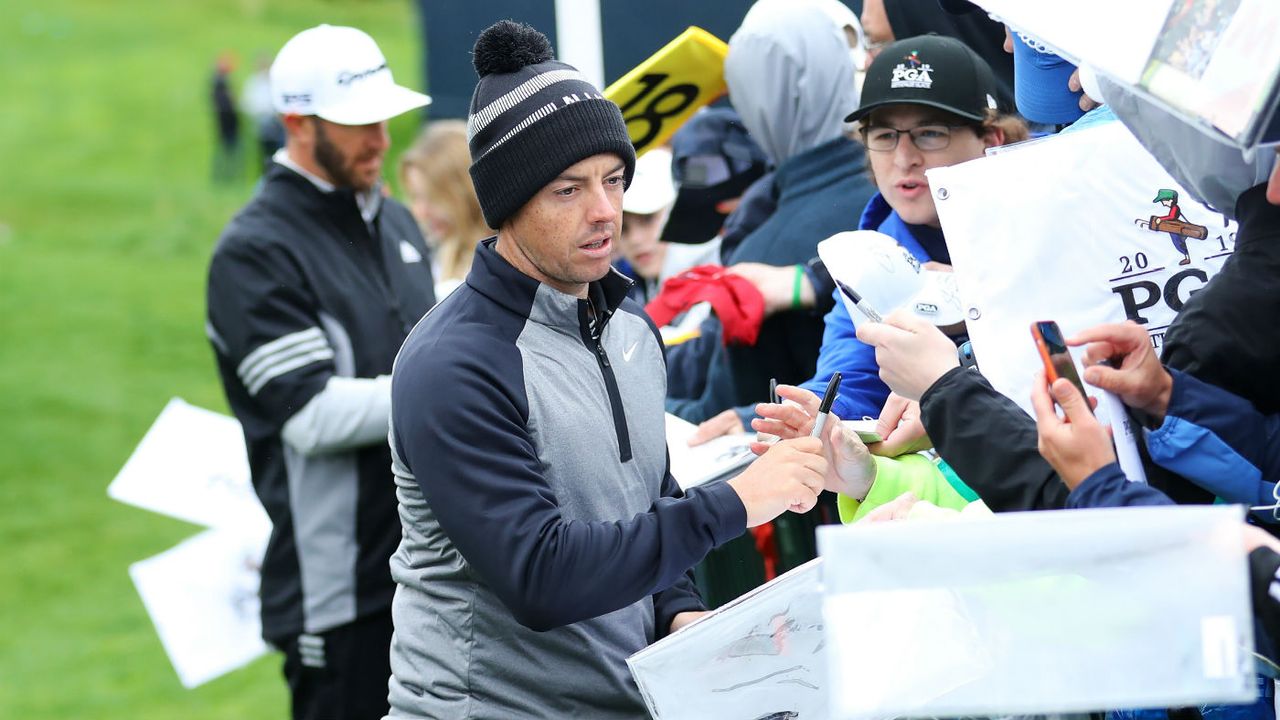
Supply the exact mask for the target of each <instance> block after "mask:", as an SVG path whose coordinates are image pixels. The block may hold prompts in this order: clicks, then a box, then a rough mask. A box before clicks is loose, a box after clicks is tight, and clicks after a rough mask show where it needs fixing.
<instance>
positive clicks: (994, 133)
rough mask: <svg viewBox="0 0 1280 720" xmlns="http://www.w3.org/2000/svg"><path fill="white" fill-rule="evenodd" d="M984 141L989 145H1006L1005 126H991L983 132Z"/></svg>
mask: <svg viewBox="0 0 1280 720" xmlns="http://www.w3.org/2000/svg"><path fill="white" fill-rule="evenodd" d="M982 143H983V144H984V145H986V146H987V147H998V146H1000V145H1004V128H1002V127H998V126H994V125H993V126H991V127H989V128H987V129H986V132H984V133H982Z"/></svg>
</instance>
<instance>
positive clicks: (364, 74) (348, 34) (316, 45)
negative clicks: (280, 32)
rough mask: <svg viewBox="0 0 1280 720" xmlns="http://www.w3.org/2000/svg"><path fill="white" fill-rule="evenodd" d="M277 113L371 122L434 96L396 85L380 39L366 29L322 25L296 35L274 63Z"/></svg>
mask: <svg viewBox="0 0 1280 720" xmlns="http://www.w3.org/2000/svg"><path fill="white" fill-rule="evenodd" d="M271 100H272V103H273V104H274V105H275V109H276V112H279V113H282V114H285V113H289V114H295V115H315V116H316V117H319V118H322V119H324V120H328V121H329V122H332V123H337V124H339V125H369V124H371V123H376V122H382V121H383V120H389V119H391V118H393V117H395V116H396V115H400V114H401V113H405V112H408V111H410V110H413V109H415V108H420V107H423V106H424V105H427V104H428V103H430V102H431V98H429V97H427V96H426V95H423V94H422V93H420V92H415V91H413V90H410V89H409V88H406V87H402V86H400V85H397V84H395V81H394V80H392V78H391V69H390V68H389V67H387V59H386V57H384V56H383V54H382V51H381V50H380V49H378V44H377V43H376V42H374V41H373V38H371V37H369V35H368V34H367V33H365V32H364V31H362V30H357V29H355V28H350V27H337V26H334V25H318V26H316V27H313V28H311V29H309V30H303V31H302V32H300V33H298V34H297V35H294V36H293V37H292V38H290V39H289V42H286V43H285V44H284V47H282V48H280V52H279V53H278V54H277V55H276V59H275V62H273V63H272V64H271Z"/></svg>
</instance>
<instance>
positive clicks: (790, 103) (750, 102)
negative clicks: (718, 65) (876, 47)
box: [724, 0, 858, 166]
mask: <svg viewBox="0 0 1280 720" xmlns="http://www.w3.org/2000/svg"><path fill="white" fill-rule="evenodd" d="M724 76H725V81H726V82H727V83H728V85H729V97H730V99H731V100H732V101H733V107H734V109H736V110H737V111H738V114H739V115H741V116H742V124H743V125H745V126H746V128H747V131H748V132H750V133H751V137H752V138H753V139H754V140H755V141H756V142H757V143H759V144H760V147H762V148H764V151H765V154H766V155H768V156H769V159H770V160H771V161H772V162H773V164H774V165H775V166H776V165H781V164H782V163H783V162H784V161H786V160H787V159H789V158H791V157H794V156H795V155H799V154H800V153H802V152H804V151H806V150H811V149H813V148H815V147H817V146H819V145H821V144H822V143H824V142H827V141H829V140H832V139H835V138H837V137H839V136H840V135H841V134H842V132H843V130H844V118H845V116H846V115H848V114H849V113H851V112H853V111H854V109H856V108H857V106H858V94H857V90H856V89H855V87H854V67H853V58H852V57H851V56H850V54H849V43H848V41H847V40H846V39H845V36H844V33H843V32H842V31H841V30H840V29H839V28H837V27H836V24H835V22H834V21H833V20H832V19H831V17H830V16H829V15H828V14H827V13H826V12H824V11H823V10H822V9H821V8H820V7H819V6H818V5H817V4H816V3H814V2H812V1H811V0H760V2H757V3H756V4H755V5H752V6H751V10H749V11H748V12H747V16H746V17H745V18H743V20H742V26H741V27H739V28H738V30H737V32H735V33H734V34H733V37H731V38H729V56H728V57H727V58H726V59H725V63H724Z"/></svg>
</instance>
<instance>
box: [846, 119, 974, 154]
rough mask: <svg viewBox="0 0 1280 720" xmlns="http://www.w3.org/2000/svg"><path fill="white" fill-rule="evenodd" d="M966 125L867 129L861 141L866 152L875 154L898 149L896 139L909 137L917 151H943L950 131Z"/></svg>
mask: <svg viewBox="0 0 1280 720" xmlns="http://www.w3.org/2000/svg"><path fill="white" fill-rule="evenodd" d="M964 127H969V126H968V125H920V126H917V127H913V128H911V129H910V130H900V129H898V128H891V127H869V128H863V129H862V141H863V143H865V144H866V146H867V149H868V150H874V151H875V152H892V151H893V150H894V149H895V148H897V147H898V137H899V136H901V135H904V134H905V135H910V136H911V144H912V145H915V146H916V149H917V150H921V151H923V152H931V151H934V150H945V149H947V146H948V145H950V144H951V131H952V130H954V129H956V128H964Z"/></svg>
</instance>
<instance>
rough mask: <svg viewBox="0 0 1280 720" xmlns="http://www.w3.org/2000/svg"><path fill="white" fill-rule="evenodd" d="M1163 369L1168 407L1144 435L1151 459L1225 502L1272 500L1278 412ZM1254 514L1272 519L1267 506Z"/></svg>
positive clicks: (1279, 444)
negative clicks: (1169, 385) (1169, 383)
mask: <svg viewBox="0 0 1280 720" xmlns="http://www.w3.org/2000/svg"><path fill="white" fill-rule="evenodd" d="M1169 373H1170V374H1171V375H1172V376H1173V392H1172V393H1171V394H1170V396H1169V409H1168V410H1167V411H1166V412H1165V417H1164V423H1162V424H1161V425H1160V427H1159V428H1157V429H1156V430H1154V431H1152V432H1151V433H1150V434H1149V435H1148V436H1147V449H1148V451H1150V453H1151V459H1152V460H1153V461H1155V462H1156V463H1157V464H1158V465H1160V466H1161V467H1164V468H1166V469H1168V470H1172V471H1173V472H1176V473H1178V474H1179V475H1181V476H1183V477H1185V478H1187V479H1188V480H1190V481H1192V482H1194V483H1195V484H1197V485H1199V486H1200V487H1202V488H1204V489H1205V490H1208V491H1209V492H1211V493H1213V494H1214V495H1215V496H1217V497H1219V498H1221V499H1223V500H1225V501H1227V502H1229V503H1241V504H1244V505H1251V506H1252V505H1272V504H1274V503H1275V502H1277V500H1276V496H1275V491H1276V481H1278V480H1280V415H1270V416H1268V415H1264V414H1262V413H1260V412H1258V411H1257V410H1256V409H1255V408H1254V407H1253V405H1252V404H1250V403H1249V401H1248V400H1245V399H1244V398H1241V397H1239V396H1238V395H1234V394H1232V393H1230V392H1228V391H1226V390H1223V389H1222V388H1218V387H1215V386H1213V385H1210V384H1208V383H1206V382H1204V381H1203V380H1198V379H1196V378H1195V377H1194V376H1192V375H1189V374H1187V373H1184V372H1180V371H1178V370H1173V369H1170V370H1169ZM1255 517H1257V519H1259V520H1263V521H1265V522H1277V518H1276V515H1275V514H1273V513H1271V512H1259V513H1255Z"/></svg>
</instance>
